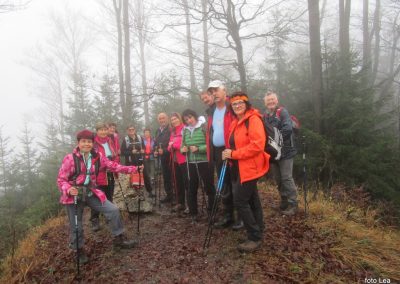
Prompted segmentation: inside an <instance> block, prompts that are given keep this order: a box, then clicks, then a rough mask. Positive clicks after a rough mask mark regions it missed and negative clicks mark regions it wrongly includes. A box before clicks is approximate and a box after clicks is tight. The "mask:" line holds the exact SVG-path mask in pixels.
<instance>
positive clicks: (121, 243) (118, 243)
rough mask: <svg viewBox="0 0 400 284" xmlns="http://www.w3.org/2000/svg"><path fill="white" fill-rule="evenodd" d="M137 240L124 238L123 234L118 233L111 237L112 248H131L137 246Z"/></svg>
mask: <svg viewBox="0 0 400 284" xmlns="http://www.w3.org/2000/svg"><path fill="white" fill-rule="evenodd" d="M137 244H138V241H136V240H126V238H125V236H124V234H121V235H118V236H116V237H114V239H113V247H114V249H131V248H134V247H135V246H137Z"/></svg>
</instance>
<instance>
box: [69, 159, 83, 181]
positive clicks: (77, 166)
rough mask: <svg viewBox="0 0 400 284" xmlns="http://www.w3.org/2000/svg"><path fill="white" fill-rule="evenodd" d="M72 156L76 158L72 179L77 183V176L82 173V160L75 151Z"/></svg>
mask: <svg viewBox="0 0 400 284" xmlns="http://www.w3.org/2000/svg"><path fill="white" fill-rule="evenodd" d="M72 157H73V159H74V174H73V175H72V177H71V180H72V181H74V183H76V179H77V177H78V176H79V175H80V174H81V161H80V160H79V157H78V156H77V155H76V154H75V153H72Z"/></svg>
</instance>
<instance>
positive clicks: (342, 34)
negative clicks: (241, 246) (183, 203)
mask: <svg viewBox="0 0 400 284" xmlns="http://www.w3.org/2000/svg"><path fill="white" fill-rule="evenodd" d="M14 2H18V3H17V4H15V3H14ZM34 2H35V0H32V1H6V0H0V18H1V17H2V16H3V15H6V14H7V15H10V14H17V13H19V12H20V11H29V9H30V7H31V5H33V4H34ZM62 2H65V3H64V4H61V3H60V5H64V6H63V8H62V9H60V10H59V11H53V12H51V13H47V14H46V15H47V17H48V19H47V21H48V29H47V31H48V34H47V39H46V40H43V41H41V42H39V43H38V44H36V45H34V44H33V46H32V48H31V49H30V50H29V52H27V54H26V57H25V58H22V59H21V64H23V65H24V68H26V69H28V70H29V72H30V74H31V77H32V85H33V86H34V88H33V91H32V92H31V94H30V95H31V96H35V99H36V100H37V101H40V111H37V115H38V116H40V118H38V120H39V121H40V123H41V130H40V131H36V130H35V129H34V128H33V126H32V124H31V123H30V122H29V121H26V122H25V123H24V127H23V128H22V129H15V130H14V131H13V134H12V136H11V134H8V133H7V132H6V131H4V129H3V128H4V127H0V216H1V218H0V239H1V241H0V259H1V260H2V266H1V268H0V279H3V281H11V282H10V283H21V282H26V283H38V282H40V283H56V282H74V281H76V276H75V264H74V259H75V258H74V253H73V251H69V250H68V249H67V238H68V233H69V231H68V227H67V226H68V221H67V217H66V213H65V209H64V207H63V206H62V205H60V204H59V197H60V192H59V191H58V189H57V184H56V180H57V175H58V171H59V168H60V165H61V162H62V160H63V157H64V156H65V155H66V154H68V153H70V152H71V151H72V149H73V148H75V147H76V133H77V132H78V131H80V130H82V129H90V130H92V131H95V125H96V123H98V122H101V121H103V122H115V123H116V124H117V130H118V132H119V133H120V138H121V142H122V139H123V137H124V136H125V135H126V129H127V127H128V126H129V125H131V124H133V125H135V127H136V129H137V131H138V133H139V134H141V135H142V134H143V129H144V128H145V127H148V128H150V129H151V132H152V134H154V133H155V131H156V130H157V128H158V122H157V115H158V114H159V113H161V112H165V113H168V114H170V113H172V112H178V113H182V111H183V110H185V109H187V108H190V109H193V110H195V111H196V112H197V113H198V114H200V115H205V110H206V108H207V107H206V106H205V105H204V104H203V103H202V101H201V100H200V98H199V94H200V93H201V92H203V91H206V90H207V88H208V85H209V83H210V82H211V81H213V80H221V81H222V82H224V83H225V85H226V88H227V93H228V95H229V94H231V93H233V92H235V91H243V92H245V93H246V94H247V95H248V97H249V100H250V102H251V104H252V105H253V107H255V108H257V109H259V110H260V112H261V113H263V112H264V111H265V106H264V95H265V94H266V92H268V91H275V92H276V93H277V94H278V97H279V104H280V105H282V106H284V107H285V108H287V109H288V111H289V112H290V114H292V115H295V116H296V117H297V118H298V120H299V121H300V123H301V128H300V129H299V132H298V133H296V135H295V141H296V147H297V151H298V154H297V156H296V157H295V159H294V165H293V177H294V180H295V182H296V185H297V188H298V192H299V196H298V199H299V211H298V213H297V214H296V215H295V216H292V217H282V216H281V215H280V214H279V213H276V212H275V211H274V210H273V209H271V206H270V205H271V204H274V203H277V202H279V194H278V193H277V189H276V184H274V182H273V181H272V180H271V179H270V178H268V177H263V178H262V179H260V180H259V183H258V190H259V192H260V198H261V203H262V206H263V210H264V222H265V224H266V228H265V237H264V240H263V245H262V248H261V250H260V251H258V252H256V253H254V254H240V253H238V252H237V251H236V249H235V245H236V240H237V239H238V238H239V237H240V234H244V231H239V232H230V231H227V230H216V231H214V232H213V236H212V241H211V245H210V251H209V253H208V255H207V256H203V255H202V253H201V244H202V241H203V239H204V235H205V234H206V230H207V222H206V221H204V222H203V223H201V224H200V225H198V226H196V227H191V226H190V225H188V224H186V223H185V220H184V218H178V217H176V216H175V215H174V214H173V213H170V212H169V208H161V209H155V211H159V212H153V214H149V215H146V216H144V217H143V222H142V225H141V226H142V227H141V232H142V240H141V243H140V245H139V246H138V248H135V249H134V250H132V251H130V252H128V253H123V254H118V253H113V252H110V248H109V244H110V241H109V240H108V238H109V234H108V231H107V228H105V229H104V233H103V231H101V232H100V235H99V234H97V235H96V234H95V233H92V232H91V231H90V229H87V230H86V231H85V233H86V234H87V244H86V246H87V247H90V248H89V249H88V251H89V255H90V256H91V260H90V262H89V264H87V265H85V266H81V270H82V271H81V277H83V278H84V279H86V281H87V282H98V283H107V282H109V281H112V280H113V281H114V282H115V281H116V282H115V283H276V281H277V282H278V283H353V282H359V281H361V283H377V282H367V281H368V279H372V280H374V279H380V280H383V279H386V280H389V282H385V283H390V280H391V281H392V282H391V283H394V282H395V280H400V273H399V269H398V268H399V267H400V250H399V247H398V244H399V243H400V231H399V226H400V219H399V218H400V172H399V168H400V167H399V165H400V2H399V1H398V0H353V1H351V0H335V1H327V0H308V1H295V0H285V1H282V0H271V1H266V0H254V1H245V0H164V1H159V0H154V1H144V0H112V1H92V6H93V7H92V9H91V11H90V14H85V13H83V12H84V11H81V10H79V9H74V8H73V5H68V3H67V2H68V1H62ZM2 44H7V43H6V42H4V41H3V42H2ZM1 124H2V123H0V125H1ZM305 193H307V195H306V199H304V195H305ZM199 194H200V193H199ZM199 198H200V197H199ZM199 202H200V201H199ZM122 209H123V208H122ZM305 209H308V212H305ZM122 211H123V210H122ZM306 211H307V210H306ZM165 212H167V213H165ZM122 217H123V222H124V223H125V224H126V226H127V228H128V229H127V230H128V234H132V233H131V231H134V228H133V227H135V226H136V225H135V222H131V221H132V220H131V219H130V218H129V216H128V214H127V213H126V212H125V213H124V212H123V213H122ZM85 218H86V217H85ZM146 231H147V232H146ZM34 236H36V237H34ZM99 236H100V237H99ZM153 236H154V237H156V238H155V239H154V240H153V239H152V238H153ZM99 238H100V239H102V238H103V239H104V240H103V241H104V243H103V241H99ZM150 240H151V241H150ZM107 242H108V243H107ZM396 243H397V245H396ZM130 265H131V267H129V266H130ZM101 271H102V272H101ZM100 272H101V273H105V274H101V273H100ZM101 275H103V276H101ZM104 275H106V276H104ZM1 277H3V278H1ZM102 277H103V278H102ZM84 282H85V281H84ZM76 283H77V282H76ZM382 283H383V282H382Z"/></svg>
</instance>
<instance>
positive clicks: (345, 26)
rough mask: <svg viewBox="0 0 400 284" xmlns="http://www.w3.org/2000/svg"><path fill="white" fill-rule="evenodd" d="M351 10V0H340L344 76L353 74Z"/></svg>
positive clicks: (341, 49)
mask: <svg viewBox="0 0 400 284" xmlns="http://www.w3.org/2000/svg"><path fill="white" fill-rule="evenodd" d="M350 10H351V0H339V21H340V22H339V26H340V27H339V49H340V57H341V65H342V68H343V72H344V73H343V74H344V78H346V79H349V78H350V75H351V64H350Z"/></svg>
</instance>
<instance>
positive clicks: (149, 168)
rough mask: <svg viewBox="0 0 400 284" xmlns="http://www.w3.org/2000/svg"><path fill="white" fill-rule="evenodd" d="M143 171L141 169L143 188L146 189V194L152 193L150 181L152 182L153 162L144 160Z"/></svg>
mask: <svg viewBox="0 0 400 284" xmlns="http://www.w3.org/2000/svg"><path fill="white" fill-rule="evenodd" d="M143 164H144V169H143V177H144V186H145V187H146V191H147V192H152V191H153V187H152V183H151V182H152V181H153V180H154V167H155V164H154V160H150V159H147V160H146V159H145V160H144V163H143Z"/></svg>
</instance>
